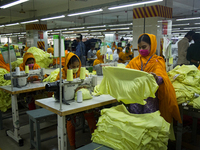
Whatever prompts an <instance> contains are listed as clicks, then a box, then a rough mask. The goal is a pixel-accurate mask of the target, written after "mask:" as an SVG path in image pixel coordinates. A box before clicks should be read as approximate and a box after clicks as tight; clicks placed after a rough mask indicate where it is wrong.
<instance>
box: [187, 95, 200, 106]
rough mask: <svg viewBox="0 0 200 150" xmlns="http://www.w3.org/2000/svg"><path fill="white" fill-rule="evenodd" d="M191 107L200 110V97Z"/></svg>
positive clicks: (191, 103)
mask: <svg viewBox="0 0 200 150" xmlns="http://www.w3.org/2000/svg"><path fill="white" fill-rule="evenodd" d="M189 105H191V106H193V107H194V108H196V109H200V97H198V98H196V99H194V100H193V101H191V102H190V103H189Z"/></svg>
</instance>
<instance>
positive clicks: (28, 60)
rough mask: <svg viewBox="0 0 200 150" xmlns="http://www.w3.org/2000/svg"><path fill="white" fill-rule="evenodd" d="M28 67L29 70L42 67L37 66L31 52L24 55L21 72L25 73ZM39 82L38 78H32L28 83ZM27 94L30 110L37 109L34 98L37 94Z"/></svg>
mask: <svg viewBox="0 0 200 150" xmlns="http://www.w3.org/2000/svg"><path fill="white" fill-rule="evenodd" d="M26 65H28V66H29V70H36V69H40V66H39V65H38V64H36V62H35V57H34V56H33V54H32V53H29V52H26V53H25V54H24V57H23V63H22V64H21V65H20V66H19V68H20V71H25V66H26ZM37 80H38V76H32V77H29V78H28V82H33V81H37ZM27 94H28V95H27V96H26V97H27V99H29V100H28V101H29V102H28V107H29V110H34V109H36V106H35V100H34V98H33V95H34V94H35V92H29V93H27ZM30 95H31V96H30Z"/></svg>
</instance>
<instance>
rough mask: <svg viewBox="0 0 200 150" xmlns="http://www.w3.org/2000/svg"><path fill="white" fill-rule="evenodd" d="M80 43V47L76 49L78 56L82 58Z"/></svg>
mask: <svg viewBox="0 0 200 150" xmlns="http://www.w3.org/2000/svg"><path fill="white" fill-rule="evenodd" d="M80 46H81V45H80V43H78V46H77V47H76V55H77V56H78V57H79V58H80V56H81V50H80Z"/></svg>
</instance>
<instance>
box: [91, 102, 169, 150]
mask: <svg viewBox="0 0 200 150" xmlns="http://www.w3.org/2000/svg"><path fill="white" fill-rule="evenodd" d="M116 114H117V115H116ZM169 127H170V124H169V123H168V122H166V121H165V120H164V118H163V117H161V116H160V112H159V111H157V112H154V113H147V114H131V113H129V112H128V111H127V109H126V107H125V106H124V105H118V106H116V107H112V108H108V109H103V110H102V111H101V117H100V118H99V120H98V123H97V129H96V130H95V131H94V133H93V134H92V141H93V142H95V143H99V144H103V145H105V146H108V147H111V148H113V149H115V150H158V149H161V150H167V144H168V139H169Z"/></svg>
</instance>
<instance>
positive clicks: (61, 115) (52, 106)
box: [35, 95, 117, 150]
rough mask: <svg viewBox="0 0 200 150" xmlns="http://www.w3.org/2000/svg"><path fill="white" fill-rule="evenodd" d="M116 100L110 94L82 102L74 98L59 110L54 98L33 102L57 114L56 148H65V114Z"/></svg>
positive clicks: (64, 149)
mask: <svg viewBox="0 0 200 150" xmlns="http://www.w3.org/2000/svg"><path fill="white" fill-rule="evenodd" d="M115 102H117V100H116V99H115V98H113V97H112V96H110V95H101V96H97V97H93V98H92V99H91V100H84V101H83V102H82V103H77V102H75V101H74V100H73V101H71V102H69V104H70V105H65V104H62V110H60V103H59V102H58V101H56V100H55V99H54V98H46V99H41V100H36V102H35V104H37V105H39V106H41V107H43V108H45V109H47V110H49V111H52V112H54V113H56V114H57V122H58V130H57V132H58V149H59V150H66V149H67V141H66V140H67V137H66V135H67V133H66V119H65V116H66V115H71V114H75V113H79V112H82V111H86V110H89V109H93V108H96V107H101V106H105V105H108V104H112V103H115Z"/></svg>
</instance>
